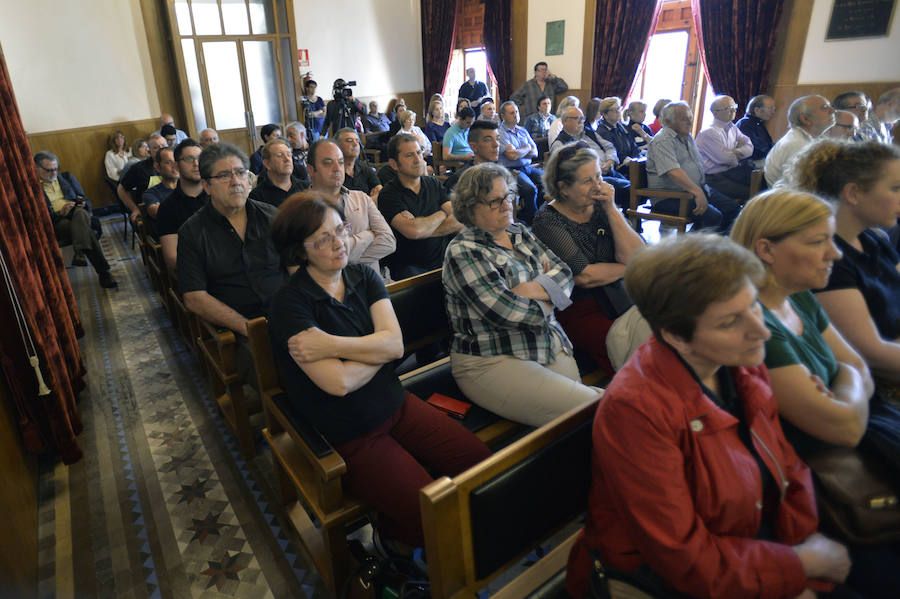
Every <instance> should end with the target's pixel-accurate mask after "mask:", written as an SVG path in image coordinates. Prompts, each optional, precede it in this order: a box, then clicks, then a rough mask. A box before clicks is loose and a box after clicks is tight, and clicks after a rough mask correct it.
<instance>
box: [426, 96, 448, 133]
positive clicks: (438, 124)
mask: <svg viewBox="0 0 900 599" xmlns="http://www.w3.org/2000/svg"><path fill="white" fill-rule="evenodd" d="M446 116H447V114H446V113H445V112H444V102H443V101H441V100H432V101H431V103H430V104H428V115H427V116H426V117H425V136H426V137H427V138H428V139H430V140H431V141H443V140H444V133H446V132H447V129H449V128H450V120H449V119H447V118H446Z"/></svg>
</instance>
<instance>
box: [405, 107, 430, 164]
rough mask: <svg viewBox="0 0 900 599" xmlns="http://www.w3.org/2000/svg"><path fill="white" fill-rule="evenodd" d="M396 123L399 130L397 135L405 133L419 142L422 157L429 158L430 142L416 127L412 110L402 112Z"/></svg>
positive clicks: (414, 114)
mask: <svg viewBox="0 0 900 599" xmlns="http://www.w3.org/2000/svg"><path fill="white" fill-rule="evenodd" d="M397 122H398V123H400V129H398V130H397V133H405V134H407V135H412V136H413V137H415V138H416V139H417V140H419V146H420V147H421V148H422V155H423V156H425V157H426V158H428V157H430V156H431V140H430V139H428V136H427V135H425V133H424V132H423V131H422V129H421V128H419V126H418V125H416V113H415V112H413V111H412V110H404V111H403V112H401V113H400V114H399V115H397Z"/></svg>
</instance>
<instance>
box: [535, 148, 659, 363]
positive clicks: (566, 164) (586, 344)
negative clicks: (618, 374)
mask: <svg viewBox="0 0 900 599" xmlns="http://www.w3.org/2000/svg"><path fill="white" fill-rule="evenodd" d="M544 189H545V190H546V193H547V195H548V196H550V197H551V198H552V200H551V201H550V202H548V203H546V204H544V205H543V206H542V207H541V209H540V210H538V213H537V215H535V217H534V223H533V224H532V230H533V231H534V234H535V236H537V238H538V239H540V240H541V241H542V242H543V243H545V244H546V245H547V247H549V248H550V249H551V250H552V251H553V253H554V254H556V255H557V256H559V257H560V258H561V259H562V260H563V261H564V262H565V263H566V264H567V265H568V267H569V268H570V269H571V271H572V273H573V276H574V280H575V290H574V291H573V292H572V305H571V306H569V307H568V308H566V309H565V310H562V311H561V312H560V313H559V320H560V322H561V323H562V326H563V329H565V331H566V333H567V334H568V335H569V338H570V339H571V340H572V343H573V345H574V346H575V348H576V349H578V350H579V351H584V352H585V353H587V354H588V355H590V356H591V358H593V360H594V361H595V362H596V363H597V364H598V365H599V366H601V367H603V368H604V369H606V370H607V372H609V373H610V374H611V373H612V372H613V366H612V364H611V363H610V360H609V356H608V352H607V344H606V336H607V333H608V332H609V329H610V327H612V325H613V322H614V321H615V320H616V318H618V317H619V316H621V315H622V314H624V313H625V312H626V311H627V310H628V309H629V308H631V305H632V303H631V299H630V298H629V297H628V294H627V293H626V292H625V286H624V284H623V282H622V277H623V276H624V274H625V265H626V264H628V261H629V260H630V259H631V256H632V254H634V252H635V250H637V249H638V248H640V247H641V246H642V245H643V241H642V240H641V237H640V236H639V235H638V234H637V233H635V231H634V229H632V228H631V227H630V226H629V225H628V222H627V221H626V220H625V217H623V216H622V213H621V212H620V211H619V210H618V208H617V207H616V204H615V202H614V190H613V187H612V186H611V185H610V184H608V183H605V182H604V181H603V175H602V172H601V170H600V157H599V156H598V155H597V153H596V152H595V151H594V150H592V149H591V148H589V147H588V146H587V144H586V143H584V142H575V143H572V144H569V145H567V146H563V147H562V148H561V149H560V150H558V151H557V152H556V153H554V154H552V155H551V156H550V159H549V160H548V161H547V163H546V165H545V167H544ZM646 333H647V334H649V330H647V331H646Z"/></svg>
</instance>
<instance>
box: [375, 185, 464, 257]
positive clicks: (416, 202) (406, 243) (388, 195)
mask: <svg viewBox="0 0 900 599" xmlns="http://www.w3.org/2000/svg"><path fill="white" fill-rule="evenodd" d="M448 200H449V198H448V197H447V192H446V191H444V188H443V187H442V186H441V182H440V181H439V180H438V179H436V178H435V177H422V184H421V186H420V187H419V194H418V195H416V194H415V193H413V191H412V190H411V189H409V188H407V187H404V186H403V185H402V184H401V183H400V179H399V178H397V179H394V180H393V181H391V183H390V184H388V185H386V186H385V187H384V189H382V190H381V193H379V194H378V209H379V210H380V211H381V214H382V215H383V216H384V219H385V220H386V221H387V222H388V223H391V221H393V220H394V217H395V216H397V215H398V214H400V213H401V212H403V211H404V210H409V212H410V213H412V215H413V216H415V217H417V218H418V217H420V216H431V215H432V214H434V213H435V212H438V211H439V210H440V209H441V206H443V205H444V203H445V202H447V201H448ZM391 229H394V227H393V225H391ZM394 236H395V237H396V238H397V250H396V251H395V252H394V253H393V254H391V255H390V256H387V257H386V258H385V259H384V260H383V263H384V264H386V265H387V266H388V267H389V268H391V269H392V270H393V269H398V268H400V267H403V266H417V267H419V268H425V269H427V270H433V269H435V268H440V267H441V264H443V263H444V249H445V248H446V247H447V243H448V242H449V241H450V239H451V237H452V236H449V235H445V236H443V237H429V238H427V239H407V238H406V237H405V236H404V235H403V233H401V232H400V231H397V230H396V229H394Z"/></svg>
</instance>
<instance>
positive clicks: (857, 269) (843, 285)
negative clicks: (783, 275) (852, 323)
mask: <svg viewBox="0 0 900 599" xmlns="http://www.w3.org/2000/svg"><path fill="white" fill-rule="evenodd" d="M859 241H860V243H861V244H862V248H863V251H861V252H860V251H859V250H857V249H856V248H854V247H853V246H852V245H850V244H849V243H847V242H846V241H844V240H843V239H841V237H840V236H839V235H835V236H834V242H835V243H836V244H837V246H838V248H840V250H841V251H842V252H843V253H844V257H843V258H841V259H840V260H838V261H837V262H835V263H834V269H833V270H832V271H831V277H830V278H829V279H828V286H827V287H825V289H823V290H822V291H834V290H835V289H859V292H860V293H862V296H863V298H864V299H865V300H866V307H868V308H869V314H870V315H871V316H872V320H874V321H875V326H876V327H878V333H879V334H880V335H881V338H882V339H887V340H889V341H893V340H895V339H897V338H898V337H900V272H897V263H898V262H900V257H898V255H897V252H896V251H895V250H894V248H893V247H891V244H890V242H889V241H888V239H887V238H886V237H885V236H884V235H883V234H880V233H877V232H875V231H873V230H871V229H869V230H866V231H863V232H862V233H860V235H859Z"/></svg>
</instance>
